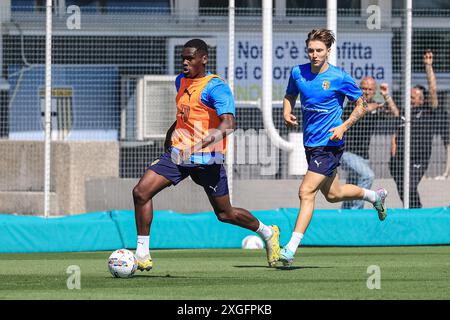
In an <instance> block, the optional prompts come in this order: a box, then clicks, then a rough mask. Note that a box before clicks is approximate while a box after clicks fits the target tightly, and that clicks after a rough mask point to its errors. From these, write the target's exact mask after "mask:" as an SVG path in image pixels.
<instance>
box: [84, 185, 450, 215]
mask: <svg viewBox="0 0 450 320" xmlns="http://www.w3.org/2000/svg"><path fill="white" fill-rule="evenodd" d="M137 182H138V179H90V180H88V181H87V182H86V190H87V192H86V209H87V210H88V212H92V211H98V210H113V209H119V210H120V209H124V210H131V209H133V197H132V194H131V192H132V190H133V187H134V185H135V184H136V183H137ZM342 182H343V181H342ZM300 183H301V180H237V181H235V182H234V201H233V204H234V205H235V206H238V207H243V208H246V209H249V210H265V209H274V208H280V207H285V208H296V207H298V206H299V200H298V197H297V193H298V188H299V185H300ZM379 186H383V187H385V188H386V189H387V190H388V193H389V196H388V200H387V205H388V207H391V208H401V207H403V205H402V203H401V201H400V198H399V196H398V193H397V188H396V186H395V183H394V181H393V180H392V179H380V180H375V182H374V185H373V187H374V188H377V187H379ZM419 192H420V194H421V197H422V202H423V205H424V207H440V206H449V205H450V179H447V180H440V181H438V180H428V179H423V180H422V182H421V183H420V185H419ZM340 206H341V204H340V203H329V202H327V201H326V200H325V198H324V197H323V195H322V194H321V193H319V194H318V197H317V202H316V208H317V209H339V208H340ZM154 208H155V209H156V210H173V211H177V212H186V213H190V212H201V211H211V206H210V205H209V202H208V198H207V197H206V195H205V194H204V191H203V188H201V187H199V186H198V185H196V184H195V183H194V182H193V181H190V179H189V178H188V179H186V180H184V181H183V182H181V183H180V184H178V185H177V186H176V187H169V188H167V189H166V190H163V191H162V192H160V193H159V194H158V195H157V196H156V197H155V198H154ZM366 208H371V205H369V204H366Z"/></svg>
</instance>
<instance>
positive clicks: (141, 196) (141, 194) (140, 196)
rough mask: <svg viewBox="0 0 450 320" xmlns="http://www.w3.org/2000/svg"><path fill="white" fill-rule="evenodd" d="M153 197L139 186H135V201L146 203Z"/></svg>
mask: <svg viewBox="0 0 450 320" xmlns="http://www.w3.org/2000/svg"><path fill="white" fill-rule="evenodd" d="M150 199H151V197H150V196H149V195H148V194H146V192H145V191H144V190H143V189H142V188H141V187H140V186H139V185H137V186H135V187H134V188H133V200H134V202H135V203H145V202H147V201H148V200H150Z"/></svg>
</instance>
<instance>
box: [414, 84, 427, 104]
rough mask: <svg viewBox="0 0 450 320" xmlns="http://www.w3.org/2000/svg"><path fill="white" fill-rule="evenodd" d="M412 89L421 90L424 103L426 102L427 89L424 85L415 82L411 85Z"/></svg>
mask: <svg viewBox="0 0 450 320" xmlns="http://www.w3.org/2000/svg"><path fill="white" fill-rule="evenodd" d="M413 89H419V90H420V91H422V94H423V101H424V104H427V103H428V91H427V89H426V88H425V87H424V86H422V85H420V84H416V85H415V86H414V87H413Z"/></svg>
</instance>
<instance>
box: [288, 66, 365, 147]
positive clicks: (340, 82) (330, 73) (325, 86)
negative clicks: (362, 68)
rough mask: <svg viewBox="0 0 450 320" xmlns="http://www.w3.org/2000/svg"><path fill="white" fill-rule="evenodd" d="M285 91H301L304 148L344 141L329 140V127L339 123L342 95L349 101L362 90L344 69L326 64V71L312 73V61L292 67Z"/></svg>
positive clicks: (359, 95)
mask: <svg viewBox="0 0 450 320" xmlns="http://www.w3.org/2000/svg"><path fill="white" fill-rule="evenodd" d="M286 94H287V95H290V96H294V97H297V96H298V95H299V94H300V101H301V104H302V106H301V107H302V114H303V144H304V145H305V146H307V147H322V146H341V145H343V144H344V140H341V141H332V140H330V137H331V136H332V132H329V131H330V129H332V128H334V127H337V126H339V125H341V124H342V118H341V117H342V112H343V103H344V100H345V97H347V98H348V99H349V100H351V101H355V100H357V99H358V98H359V97H361V96H362V91H361V89H360V88H359V87H358V85H357V84H356V83H355V81H354V80H353V78H352V77H351V76H350V75H349V74H348V73H346V72H345V71H343V70H341V69H339V68H338V67H336V66H333V65H331V64H329V67H328V69H327V70H325V71H324V72H322V73H319V74H315V73H312V72H311V63H306V64H302V65H297V66H294V67H293V68H292V70H291V76H290V77H289V83H288V86H287V89H286Z"/></svg>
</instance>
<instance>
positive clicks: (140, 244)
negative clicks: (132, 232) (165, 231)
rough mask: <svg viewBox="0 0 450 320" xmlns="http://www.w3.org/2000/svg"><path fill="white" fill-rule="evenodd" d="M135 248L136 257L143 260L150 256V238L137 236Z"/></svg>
mask: <svg viewBox="0 0 450 320" xmlns="http://www.w3.org/2000/svg"><path fill="white" fill-rule="evenodd" d="M137 238H138V239H137V247H136V256H138V257H140V258H144V257H146V256H148V255H150V250H149V247H150V236H139V235H138V237H137Z"/></svg>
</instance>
